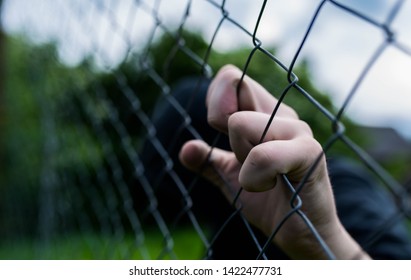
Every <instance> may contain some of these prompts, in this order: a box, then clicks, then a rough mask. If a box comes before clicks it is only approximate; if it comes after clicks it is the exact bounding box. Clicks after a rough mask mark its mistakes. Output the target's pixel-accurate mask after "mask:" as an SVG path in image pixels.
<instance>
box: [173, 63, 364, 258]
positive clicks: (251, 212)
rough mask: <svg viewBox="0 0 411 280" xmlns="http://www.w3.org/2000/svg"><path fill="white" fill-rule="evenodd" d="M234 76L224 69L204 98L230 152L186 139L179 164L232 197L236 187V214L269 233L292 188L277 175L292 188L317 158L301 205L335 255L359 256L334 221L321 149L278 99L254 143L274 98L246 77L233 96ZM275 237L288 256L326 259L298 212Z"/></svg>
mask: <svg viewBox="0 0 411 280" xmlns="http://www.w3.org/2000/svg"><path fill="white" fill-rule="evenodd" d="M240 77H241V71H240V70H238V69H237V68H235V67H234V66H230V65H229V66H225V67H223V68H222V69H221V70H220V71H219V72H218V74H217V75H216V77H215V78H214V80H213V81H212V83H211V84H210V87H209V90H208V93H207V98H206V105H207V110H208V116H207V117H208V122H209V124H210V125H211V126H212V127H214V128H215V129H217V130H219V131H221V132H223V133H225V134H227V135H228V137H229V140H230V145H231V148H232V152H229V151H224V150H220V149H217V148H213V149H211V148H210V147H209V145H208V144H207V143H205V142H202V141H200V140H192V141H189V142H187V143H186V144H185V145H184V146H183V147H182V149H181V151H180V160H181V162H182V163H183V164H184V165H185V166H186V167H187V168H188V169H190V170H192V171H196V172H200V171H201V172H202V173H201V174H202V176H204V177H205V178H207V179H208V180H209V181H210V182H212V183H213V184H215V185H216V186H218V187H219V188H220V189H221V191H222V192H223V193H224V194H225V196H226V197H227V198H228V199H229V201H231V202H232V201H233V199H234V197H235V195H236V194H237V193H238V191H239V190H240V189H241V187H242V188H243V189H244V190H243V191H242V193H241V195H240V197H239V200H238V203H239V204H241V206H242V212H243V214H244V215H245V217H246V218H247V219H248V220H249V221H250V222H251V223H252V224H254V225H255V226H257V227H258V228H260V229H261V230H262V231H263V232H264V233H265V234H266V235H267V236H268V235H270V234H271V233H272V232H273V230H274V229H275V228H276V226H277V225H278V224H279V223H280V222H281V221H282V219H283V218H284V216H285V215H286V214H287V213H288V212H289V211H290V210H291V209H292V208H291V204H290V203H291V202H290V200H291V197H292V193H291V191H290V190H289V188H288V187H287V185H286V184H285V182H284V181H283V180H282V177H281V176H280V175H282V174H286V175H287V177H288V179H289V180H290V182H291V183H292V184H293V185H294V187H295V188H296V187H298V186H299V185H300V183H301V182H302V181H303V178H304V177H305V176H306V175H307V172H308V171H309V170H310V169H311V168H312V166H313V165H314V163H315V162H316V161H317V159H320V160H319V161H317V164H316V166H315V169H314V171H313V172H312V173H311V174H310V176H309V178H307V180H306V181H304V185H303V188H302V190H301V192H300V193H299V196H300V197H301V200H302V202H303V204H302V211H304V213H305V214H306V215H307V216H308V218H309V219H310V220H311V222H312V223H313V225H314V226H315V228H316V229H317V231H318V232H319V233H320V235H321V236H322V238H323V239H324V240H325V241H326V243H328V245H329V246H330V248H331V249H332V251H335V252H334V253H335V255H336V256H337V257H338V258H352V257H364V256H365V257H366V255H364V254H363V253H361V252H362V251H361V248H359V246H358V245H357V244H356V243H355V241H353V240H352V238H351V237H350V236H349V235H348V233H347V232H346V231H345V229H344V228H343V227H342V225H341V223H340V222H339V219H338V217H337V214H336V209H335V204H334V198H333V193H332V188H331V184H330V181H329V177H328V172H327V166H326V161H325V158H324V156H323V151H322V148H321V146H320V144H319V143H318V142H317V141H316V140H315V139H314V138H313V135H312V132H311V129H310V127H309V126H308V125H307V124H306V123H305V122H303V121H301V120H299V118H298V115H297V114H296V112H295V111H294V110H293V109H292V108H290V107H288V106H287V105H285V104H281V105H280V107H279V110H278V112H277V114H276V115H275V118H274V119H273V122H272V123H271V125H270V127H269V129H268V131H267V134H266V135H265V137H264V139H263V141H262V142H261V143H260V138H261V135H262V134H263V131H264V129H265V127H266V125H267V123H268V122H269V118H270V116H271V114H272V111H273V109H274V108H275V106H276V105H277V100H276V99H275V98H274V97H273V96H272V95H271V94H269V93H268V92H267V91H266V90H265V89H264V88H263V87H262V86H260V85H259V84H258V83H257V82H255V81H254V80H252V79H251V78H249V77H247V76H246V77H245V78H244V80H243V81H242V83H241V85H240V90H239V94H237V86H238V83H239V82H240ZM210 151H211V153H210ZM274 242H275V243H276V244H277V245H278V246H279V247H280V248H282V249H283V250H284V252H286V253H287V254H288V255H289V256H290V257H292V258H325V257H326V254H325V252H324V251H323V250H322V248H321V247H320V246H319V244H318V242H317V241H316V240H315V238H314V236H313V234H312V233H311V231H310V230H309V228H308V227H307V225H306V224H305V223H304V222H303V220H302V219H301V218H300V217H299V216H298V215H292V216H291V217H290V218H289V219H288V220H287V221H286V222H285V224H284V225H283V226H282V227H281V229H280V230H279V232H278V233H277V234H276V235H275V238H274ZM341 244H343V246H342V245H341Z"/></svg>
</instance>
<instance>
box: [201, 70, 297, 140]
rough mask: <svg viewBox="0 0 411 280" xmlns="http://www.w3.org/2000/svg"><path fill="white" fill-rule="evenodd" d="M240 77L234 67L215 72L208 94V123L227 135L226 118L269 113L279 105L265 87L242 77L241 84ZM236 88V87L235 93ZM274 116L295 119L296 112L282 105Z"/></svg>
mask: <svg viewBox="0 0 411 280" xmlns="http://www.w3.org/2000/svg"><path fill="white" fill-rule="evenodd" d="M241 76H242V72H241V70H239V69H238V68H237V67H235V66H233V65H226V66H224V67H223V68H221V69H220V71H219V72H218V73H217V75H216V76H215V78H214V79H213V81H212V82H211V84H210V86H209V89H208V92H207V98H206V105H207V108H208V113H207V119H208V122H209V124H210V125H211V126H212V127H214V128H215V129H217V130H219V131H222V132H224V133H227V123H228V118H229V117H230V116H231V115H232V114H233V113H235V112H238V111H256V112H261V113H266V114H271V113H272V111H273V110H274V108H275V106H276V105H277V102H278V101H277V99H276V98H275V97H274V96H272V95H271V94H270V93H269V92H268V91H267V90H266V89H265V88H264V87H262V86H261V85H260V84H259V83H257V82H256V81H254V80H253V79H251V78H250V77H248V76H244V79H243V80H242V81H240V79H241ZM240 82H241V84H240V85H239V83H240ZM238 85H239V86H238ZM237 88H239V91H238V92H237ZM277 115H278V116H281V117H286V118H293V119H298V115H297V114H296V112H295V111H294V110H293V109H292V108H290V107H289V106H287V105H285V104H281V105H280V107H279V110H278V112H277Z"/></svg>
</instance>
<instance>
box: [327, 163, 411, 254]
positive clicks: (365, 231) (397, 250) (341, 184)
mask: <svg viewBox="0 0 411 280" xmlns="http://www.w3.org/2000/svg"><path fill="white" fill-rule="evenodd" d="M329 168H330V178H331V182H332V185H333V189H334V194H335V200H336V205H337V211H338V216H339V217H340V220H341V222H342V224H343V225H344V227H345V228H346V229H347V231H348V232H349V233H350V234H351V236H352V237H353V238H354V239H355V240H356V241H357V242H358V243H359V244H360V245H361V246H362V247H363V248H364V250H365V251H367V253H368V254H369V255H370V256H371V257H372V258H374V259H411V238H410V228H408V229H407V225H406V220H405V217H404V215H403V213H402V212H401V211H400V209H399V208H398V207H397V206H396V204H395V203H394V201H393V200H392V199H391V195H390V194H389V193H388V192H387V191H386V190H385V189H384V188H383V187H381V186H379V185H378V183H377V182H375V181H373V180H372V176H371V175H370V174H369V173H368V172H367V171H366V170H365V169H364V168H362V167H361V166H357V165H354V164H353V163H351V162H348V161H347V160H332V161H330V162H329Z"/></svg>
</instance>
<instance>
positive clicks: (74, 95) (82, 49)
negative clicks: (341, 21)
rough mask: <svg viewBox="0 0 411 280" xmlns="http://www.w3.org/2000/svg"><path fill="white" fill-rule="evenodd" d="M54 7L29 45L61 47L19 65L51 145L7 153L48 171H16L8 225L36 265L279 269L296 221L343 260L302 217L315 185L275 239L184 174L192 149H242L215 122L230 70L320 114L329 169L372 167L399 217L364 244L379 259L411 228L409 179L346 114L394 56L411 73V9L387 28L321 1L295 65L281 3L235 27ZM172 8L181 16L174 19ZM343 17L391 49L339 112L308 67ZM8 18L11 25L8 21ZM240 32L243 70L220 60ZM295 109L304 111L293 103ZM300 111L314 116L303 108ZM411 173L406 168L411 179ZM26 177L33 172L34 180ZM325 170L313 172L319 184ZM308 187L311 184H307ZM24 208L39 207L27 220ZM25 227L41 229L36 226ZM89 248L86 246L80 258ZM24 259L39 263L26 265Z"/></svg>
mask: <svg viewBox="0 0 411 280" xmlns="http://www.w3.org/2000/svg"><path fill="white" fill-rule="evenodd" d="M170 2H173V3H172V4H170ZM254 2H255V1H254ZM348 2H349V1H348ZM388 2H389V1H388ZM44 3H46V2H43V4H41V5H40V6H41V8H42V9H44V10H43V11H44V12H45V14H54V15H55V17H56V18H57V19H58V20H57V21H55V22H53V24H52V25H53V26H50V23H49V25H46V26H47V27H44V26H42V25H41V24H40V25H39V26H40V28H39V30H35V31H33V30H27V32H28V35H29V36H30V34H32V35H31V37H32V40H34V41H35V42H36V38H34V39H33V37H35V36H36V34H37V35H38V34H43V33H42V32H44V30H43V29H46V30H49V31H50V30H51V31H50V32H51V33H53V32H54V31H53V29H54V28H55V29H56V30H58V31H57V32H56V33H57V34H58V36H57V35H56V38H55V41H56V42H57V43H56V46H54V47H48V48H47V47H46V49H45V50H44V47H38V46H37V47H33V48H36V49H35V50H33V51H31V53H30V54H29V55H28V56H27V57H26V58H20V59H21V60H22V61H24V62H23V64H25V69H28V70H27V71H28V72H29V73H28V74H27V76H26V77H23V78H22V79H24V78H26V79H25V80H26V82H27V83H28V84H29V86H28V87H29V88H30V87H31V88H32V89H33V90H32V91H31V92H30V94H31V98H33V100H34V101H33V102H34V103H35V108H37V109H36V110H37V112H38V113H34V115H32V116H31V117H32V118H35V119H36V120H38V122H36V123H35V128H38V130H39V131H37V132H33V133H34V134H31V136H30V134H26V136H24V135H25V134H24V133H20V134H18V135H20V137H23V138H24V137H33V135H35V137H36V139H33V140H32V141H33V142H34V144H36V143H38V145H40V148H39V150H41V151H36V150H34V151H33V150H25V149H23V148H19V145H20V147H21V145H24V144H27V140H26V142H24V141H23V140H19V141H17V140H12V138H11V137H10V138H7V139H10V141H11V142H12V141H17V142H14V143H11V144H9V145H7V147H9V146H11V148H10V147H9V148H8V149H9V150H7V151H8V153H10V154H13V156H11V157H16V155H17V158H18V159H19V158H24V157H28V158H35V160H32V161H30V162H29V165H28V166H25V165H23V166H22V164H23V162H27V159H26V161H24V160H20V161H19V160H16V161H15V162H14V163H13V161H10V162H11V167H13V166H14V167H15V166H20V168H21V169H18V170H16V171H15V172H14V173H13V172H11V171H8V172H9V173H8V174H9V175H8V176H9V177H6V179H5V188H4V196H3V198H2V201H3V208H2V216H1V217H2V221H1V222H2V223H3V224H4V228H6V229H5V230H3V231H2V234H3V235H4V236H5V237H7V238H8V239H10V240H16V239H17V240H26V239H30V240H31V239H34V240H35V242H36V244H37V243H38V244H41V246H32V247H34V253H33V254H32V255H30V257H33V258H56V255H54V254H53V252H50V251H49V250H48V248H53V247H58V246H59V245H58V244H60V243H61V240H64V241H66V242H67V243H68V244H71V245H68V246H69V247H70V246H71V247H72V250H75V251H77V253H74V252H73V251H72V250H67V251H63V252H61V251H59V253H58V254H59V256H58V257H60V258H108V259H112V258H121V259H129V258H143V259H153V258H154V259H155V258H158V259H169V258H171V259H176V258H177V259H178V258H183V259H185V258H205V259H208V258H231V259H233V258H249V259H256V258H257V259H270V258H273V257H279V256H283V255H281V254H278V253H277V254H276V253H273V252H271V251H270V250H274V249H273V248H272V247H273V245H272V240H273V239H274V238H275V236H276V234H277V232H278V231H279V230H281V228H282V225H283V224H284V223H285V222H286V221H287V220H288V219H289V218H290V217H292V216H295V215H298V216H299V218H300V219H302V220H303V221H304V223H305V224H306V225H307V227H308V228H309V229H310V231H311V232H312V234H313V236H315V238H316V240H317V241H318V242H319V244H321V246H322V248H323V250H324V252H325V253H326V254H327V256H328V257H329V258H331V259H332V258H334V253H333V252H332V251H331V250H330V249H329V248H328V246H327V244H325V242H324V241H323V239H322V237H321V236H320V235H319V234H318V233H317V230H316V228H315V227H314V226H313V225H312V224H311V222H310V220H309V219H308V218H307V216H306V215H305V213H304V211H302V209H301V208H302V204H303V203H304V201H303V200H302V199H301V198H300V197H299V193H300V192H301V190H302V189H303V188H304V185H305V181H304V180H303V181H302V182H301V183H300V184H299V185H297V186H293V184H291V183H290V182H289V181H288V178H287V176H286V175H284V176H283V180H284V182H286V184H287V186H288V188H289V189H290V190H291V191H292V192H293V193H294V195H293V197H292V199H291V201H290V210H289V213H288V214H287V215H286V216H284V218H283V220H282V221H281V222H280V223H279V224H278V225H277V227H276V229H275V231H274V232H272V234H271V236H269V237H266V236H264V235H262V234H261V233H260V232H259V231H258V230H257V229H255V228H254V227H253V226H252V225H251V224H250V223H249V222H248V221H247V220H246V219H245V218H244V216H243V214H242V210H241V205H239V204H238V203H237V199H238V198H239V197H240V196H241V191H240V192H239V193H238V194H235V195H234V197H235V199H234V200H233V201H229V202H227V201H226V199H225V198H224V197H223V196H222V194H220V192H219V191H218V190H217V189H216V188H213V187H212V186H210V184H209V183H208V182H207V181H205V180H204V179H202V178H201V176H200V175H198V174H197V175H196V174H193V173H191V172H189V171H187V170H185V169H184V168H183V167H182V166H181V164H180V163H179V161H178V151H179V149H180V147H181V146H182V144H183V143H184V142H185V141H187V140H188V139H204V140H205V141H207V142H208V143H210V145H212V146H214V147H223V148H226V149H229V145H228V142H227V140H226V139H225V136H224V135H221V134H219V133H217V132H214V131H213V130H212V129H211V128H209V127H208V126H207V123H206V122H207V120H206V118H205V108H204V98H205V95H204V94H205V92H206V89H207V86H208V84H209V81H210V79H211V78H212V77H213V75H214V73H215V71H216V70H218V67H219V66H221V65H224V64H228V63H234V64H237V65H238V66H239V67H240V68H241V69H242V71H243V75H248V74H249V75H250V76H252V77H253V78H255V79H256V80H257V81H258V82H261V83H262V84H264V83H265V84H267V83H268V84H269V85H273V84H274V85H275V89H276V90H275V92H272V93H273V94H274V95H275V96H276V97H277V98H278V99H279V102H283V101H284V102H286V103H288V105H290V106H291V107H295V106H296V107H299V106H301V104H303V105H302V106H304V107H305V108H309V109H308V113H307V114H308V115H310V114H314V113H315V114H317V116H319V117H317V118H318V119H317V120H319V121H320V122H322V123H323V127H326V130H325V131H323V132H322V135H321V137H320V138H321V139H319V141H320V142H321V144H322V146H323V149H324V153H325V155H326V156H329V157H334V156H335V154H338V153H337V152H338V151H339V152H340V153H343V154H349V155H350V157H351V158H352V159H353V160H355V161H357V163H359V165H360V166H361V167H359V168H364V167H365V168H366V169H367V170H368V171H367V172H370V173H371V175H370V176H372V177H373V180H374V181H375V184H376V185H382V187H381V189H386V190H388V191H389V195H390V196H392V197H393V199H394V200H395V203H396V206H397V207H398V208H397V209H396V210H395V212H393V213H387V215H386V216H385V217H379V220H378V223H377V224H378V226H377V227H376V228H372V229H369V232H370V234H368V235H367V238H366V239H365V240H361V244H362V246H363V248H364V249H365V250H366V251H368V250H372V248H373V247H374V246H377V244H378V242H379V240H381V238H384V235H385V234H386V233H387V232H390V230H392V229H393V228H394V227H395V226H397V225H403V224H406V225H407V224H408V219H409V217H410V196H409V194H408V190H407V188H406V184H405V183H403V182H405V180H404V178H405V177H406V175H407V173H405V174H406V175H401V176H396V175H394V174H392V173H395V172H392V170H393V169H392V168H391V167H387V166H385V165H384V164H383V163H381V161H380V160H379V159H376V158H375V154H372V153H370V150H369V149H368V148H369V146H367V145H368V144H364V141H363V138H364V137H365V136H364V135H365V134H356V135H354V136H351V134H350V133H351V131H349V130H348V129H347V127H350V128H351V127H354V126H355V125H353V124H352V121H351V120H348V119H347V117H349V113H347V108H348V107H349V106H350V104H351V103H352V102H353V99H355V97H356V95H357V93H358V92H359V91H360V88H361V86H362V85H363V84H364V83H365V80H366V79H367V77H368V76H369V73H370V72H371V71H372V69H373V68H374V67H375V65H376V64H377V63H378V62H379V61H380V60H381V59H382V57H383V56H384V54H385V53H387V52H389V51H392V50H393V49H394V50H395V51H398V52H400V53H402V54H403V55H404V56H405V59H409V60H411V49H410V47H409V46H408V45H407V44H406V43H403V42H402V41H400V40H397V37H396V31H395V30H394V28H393V26H394V25H395V21H396V19H397V17H399V14H400V13H401V11H402V9H403V6H404V5H406V3H405V1H391V2H389V5H388V4H387V7H389V8H388V9H387V11H386V16H385V17H384V18H376V17H374V16H373V15H372V14H371V15H370V14H369V13H367V12H364V11H362V10H361V9H358V8H357V7H355V5H354V6H353V5H350V4H349V3H348V4H347V3H345V2H344V1H313V4H312V7H314V8H313V9H312V10H310V11H307V12H306V13H305V14H306V18H307V19H309V21H308V20H307V25H306V28H305V31H304V32H301V35H298V36H295V37H297V38H298V42H299V43H298V45H297V46H298V47H297V48H296V50H295V51H293V54H292V56H289V57H286V56H283V57H282V56H280V55H277V53H276V52H275V51H273V50H272V48H271V47H270V46H271V43H269V44H266V43H265V40H264V39H261V38H260V34H261V33H263V32H262V31H263V28H262V27H261V26H262V25H263V21H264V19H266V18H269V17H270V14H269V12H267V10H268V8H267V6H269V5H272V7H270V9H272V8H273V7H274V9H275V8H276V4H275V2H274V1H272V2H271V1H259V2H258V3H257V2H255V3H253V7H254V9H255V11H258V13H256V14H255V15H253V16H252V17H251V19H252V20H251V24H250V20H249V18H250V17H248V18H247V20H242V19H241V17H238V16H236V11H237V9H238V8H239V7H238V3H236V2H235V1H213V0H202V1H200V0H197V1H195V0H192V1H190V0H187V1H160V0H157V1H131V0H130V1H54V2H50V3H48V4H44ZM26 4H28V3H26ZM294 4H295V3H294V2H293V3H291V4H290V5H294ZM173 5H175V7H174V8H175V9H173V10H171V9H170V7H171V6H173ZM5 6H6V7H7V1H6V4H5ZM285 6H287V5H285ZM204 7H207V10H206V11H207V13H210V15H207V16H209V18H208V19H210V21H207V17H206V18H205V19H204V20H200V21H198V20H197V18H196V16H197V15H199V14H201V9H203V8H204ZM288 8H289V9H291V6H289V7H288ZM330 10H336V11H338V12H341V13H344V14H345V15H346V16H347V18H348V20H351V21H354V22H356V23H357V24H358V25H361V24H366V25H369V26H371V28H372V29H375V30H377V31H379V32H381V33H382V36H381V39H380V41H379V44H378V46H377V47H376V48H375V50H374V51H371V52H370V54H371V55H369V56H368V58H367V59H366V60H365V63H364V64H363V65H362V68H361V69H356V71H357V72H355V73H358V75H357V76H356V78H355V79H354V81H353V83H352V85H351V86H350V88H348V90H347V91H346V92H345V93H344V94H343V95H344V98H343V101H342V102H340V104H339V105H338V108H335V107H333V106H331V105H330V104H329V102H328V101H327V100H324V99H320V98H319V97H318V95H317V91H318V90H316V89H315V87H313V86H312V84H313V83H314V82H311V81H309V83H307V82H306V81H303V80H304V79H305V78H304V77H301V76H306V75H307V74H306V73H303V72H304V71H307V70H303V69H305V68H303V67H300V66H299V65H300V64H304V63H305V57H304V56H303V53H304V51H305V50H306V49H307V48H308V47H307V45H308V44H309V42H310V40H311V38H312V37H313V36H314V35H313V34H315V32H316V30H315V26H316V24H317V23H318V21H320V20H321V19H322V16H323V15H324V14H326V13H329V12H330ZM5 11H7V9H5ZM36 11H37V10H36ZM211 14H212V15H211ZM233 14H234V15H233ZM170 15H172V16H170ZM24 16H26V17H27V18H30V17H32V19H31V20H33V21H40V22H41V19H40V18H41V15H39V14H37V15H30V13H28V12H26V13H24ZM3 17H4V18H6V16H5V15H4V14H3ZM170 18H172V20H170ZM328 20H329V21H332V19H328ZM197 25H200V26H201V25H202V26H208V29H207V30H208V34H207V35H205V36H204V39H201V38H200V39H199V37H201V36H199V35H198V34H196V33H195V30H196V29H197V28H198V26H197ZM265 26H266V25H265ZM265 28H266V27H265ZM28 29H29V28H28ZM273 29H274V27H273ZM227 30H228V31H227ZM264 30H265V29H264ZM36 32H37V33H36ZM227 32H232V33H235V35H236V36H237V37H239V38H241V39H239V40H238V42H239V44H240V43H241V44H242V45H243V46H244V47H243V48H242V52H240V53H239V54H237V57H240V60H241V62H240V63H239V62H238V59H236V61H233V59H232V57H231V56H230V55H228V54H220V53H219V51H221V49H220V47H218V46H215V45H216V44H218V43H221V42H218V41H224V40H223V39H222V38H223V37H224V36H225V34H226V33H227ZM10 33H12V32H10ZM33 34H34V35H33ZM221 34H223V35H221ZM268 37H269V36H268ZM193 38H194V39H193ZM264 38H267V36H264ZM40 40H41V39H40ZM47 40H48V38H47ZM223 43H227V42H223ZM234 44H235V43H234ZM40 50H43V51H40ZM221 52H223V51H221ZM334 55H335V56H338V55H339V54H338V53H335V54H334ZM73 61H74V62H73ZM261 62H262V63H263V64H266V65H269V66H268V67H265V68H264V69H265V70H264V71H265V72H264V73H262V74H261V76H257V77H256V76H255V75H253V74H254V73H255V70H253V69H258V68H259V67H261V68H262V66H261V65H262V64H261ZM51 65H53V66H51ZM330 65H332V62H330ZM10 67H13V65H11V66H10ZM330 67H331V66H330ZM266 69H272V72H270V71H267V70H266ZM253 71H254V72H253ZM340 75H345V73H340ZM187 77H189V78H187ZM243 77H244V76H243ZM335 79H339V77H335ZM387 83H395V81H388V82H387ZM32 84H35V85H36V86H32ZM11 90H14V89H13V88H11ZM16 92H17V91H16ZM295 96H298V98H299V99H298V100H297V101H293V100H294V99H293V98H294V97H295ZM22 98H23V97H22ZM293 102H295V103H293ZM297 103H298V104H297ZM5 104H6V109H8V110H7V111H8V112H9V117H8V118H9V119H12V118H13V108H10V107H7V106H10V105H8V103H5ZM364 106H367V105H366V104H364ZM299 108H301V107H299ZM272 109H273V114H272V118H271V121H272V120H273V119H275V117H276V108H272ZM33 110H34V109H33ZM296 111H297V113H299V114H302V115H304V112H300V111H299V109H298V108H297V109H296ZM347 114H348V116H347ZM17 122H20V120H19V121H17ZM24 122H26V124H27V125H28V126H30V125H33V124H32V123H31V122H30V120H29V121H27V120H23V121H22V122H20V124H21V126H22V129H23V130H24V128H25V127H27V126H25V125H24ZM307 122H309V121H307ZM10 123H11V125H10V126H12V125H13V123H12V122H10ZM269 125H270V123H268V124H267V127H269ZM310 125H315V124H311V123H310ZM9 131H11V132H10V134H12V133H13V131H12V130H9ZM14 133H16V132H14ZM35 133H37V134H35ZM358 135H360V136H358ZM14 137H17V136H14ZM264 137H265V132H261V139H264ZM357 140H358V141H357ZM36 141H37V142H36ZM29 142H30V141H29ZM385 145H389V143H385ZM13 147H14V148H13ZM15 147H17V148H15ZM335 150H338V151H335ZM27 151H29V152H30V151H31V154H27ZM341 151H342V152H341ZM19 153H25V155H18V154H19ZM321 156H323V155H319V157H321ZM407 160H408V162H409V158H406V160H403V161H402V162H401V164H402V165H403V166H405V168H406V164H407ZM13 164H14V165H13ZM33 165H34V167H33ZM25 168H28V169H30V170H29V171H26V172H27V174H26V175H24V174H25V173H24V172H25V171H23V169H25ZM315 168H316V163H313V167H312V169H311V170H314V169H315ZM394 170H395V169H394ZM310 172H312V171H310ZM31 173H34V174H31ZM22 177H25V178H26V179H23V178H22ZM308 177H309V174H307V175H306V176H305V178H308ZM10 178H11V179H10ZM16 178H17V179H16ZM222 180H224V178H222ZM23 185H24V187H22V186H23ZM19 186H20V187H19ZM12 188H13V190H11V189H12ZM27 188H28V189H30V192H28V191H27ZM24 192H26V193H25V195H24V196H23V198H21V194H22V193H24ZM336 195H338V194H336ZM387 195H388V193H387ZM26 196H28V197H29V198H27V197H26ZM19 197H20V200H19ZM369 199H371V200H372V198H369ZM18 201H23V203H22V204H24V203H25V201H31V204H30V203H26V204H27V205H28V206H24V205H22V206H17V205H16V204H18ZM33 201H37V202H36V203H33ZM360 201H361V199H360ZM360 208H361V206H358V211H359V212H360V211H361V210H360ZM27 213H30V214H27ZM354 213H356V212H355V211H354ZM10 215H13V216H14V217H15V218H14V221H12V220H13V219H10V218H9V217H10ZM359 216H360V215H359ZM25 217H29V218H30V220H29V221H24V219H25ZM16 236H17V237H16ZM75 239H76V240H77V241H75ZM78 240H80V243H81V246H80V245H79V247H76V245H75V244H77V243H78ZM5 257H7V256H5ZM14 257H15V258H19V257H23V258H27V256H25V255H18V254H17V255H15V256H14ZM284 257H286V256H284Z"/></svg>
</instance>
